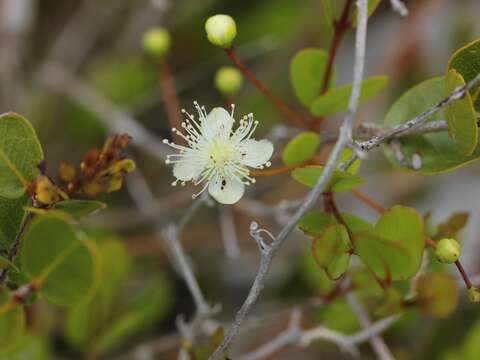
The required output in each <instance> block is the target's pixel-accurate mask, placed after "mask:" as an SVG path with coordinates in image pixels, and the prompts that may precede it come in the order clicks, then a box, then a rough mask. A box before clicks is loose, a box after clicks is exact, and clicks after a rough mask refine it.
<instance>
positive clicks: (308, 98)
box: [290, 48, 335, 106]
mask: <svg viewBox="0 0 480 360" xmlns="http://www.w3.org/2000/svg"><path fill="white" fill-rule="evenodd" d="M327 62H328V53H327V52H326V51H325V50H322V49H315V48H308V49H304V50H301V51H299V52H298V53H297V54H296V55H295V56H294V57H293V59H292V61H291V62H290V81H291V83H292V87H293V90H294V92H295V95H296V96H297V98H298V100H299V101H300V102H301V103H302V104H303V105H305V106H310V104H311V103H312V101H313V100H315V99H316V98H317V96H318V95H320V92H321V90H322V86H323V81H324V75H325V69H326V67H327ZM334 84H335V70H333V74H332V76H331V78H330V81H329V87H330V86H333V85H334Z"/></svg>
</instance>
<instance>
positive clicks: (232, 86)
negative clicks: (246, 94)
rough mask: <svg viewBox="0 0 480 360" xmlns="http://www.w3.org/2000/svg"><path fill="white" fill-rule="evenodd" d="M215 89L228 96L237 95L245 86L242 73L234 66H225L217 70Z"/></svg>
mask: <svg viewBox="0 0 480 360" xmlns="http://www.w3.org/2000/svg"><path fill="white" fill-rule="evenodd" d="M214 83H215V87H216V88H217V90H218V91H220V92H221V93H222V94H224V95H227V96H232V95H235V94H236V93H237V92H238V91H239V90H240V89H241V88H242V85H243V77H242V74H241V73H240V71H238V70H237V68H234V67H233V66H224V67H221V68H220V69H218V70H217V72H216V73H215V79H214Z"/></svg>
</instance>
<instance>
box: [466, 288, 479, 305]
mask: <svg viewBox="0 0 480 360" xmlns="http://www.w3.org/2000/svg"><path fill="white" fill-rule="evenodd" d="M468 298H469V299H470V301H471V302H473V303H479V302H480V290H478V288H476V287H475V286H472V287H471V288H470V289H468Z"/></svg>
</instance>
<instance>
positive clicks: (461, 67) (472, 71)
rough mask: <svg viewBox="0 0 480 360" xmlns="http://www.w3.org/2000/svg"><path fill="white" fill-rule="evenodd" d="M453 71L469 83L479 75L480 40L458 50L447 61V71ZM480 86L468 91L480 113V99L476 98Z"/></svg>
mask: <svg viewBox="0 0 480 360" xmlns="http://www.w3.org/2000/svg"><path fill="white" fill-rule="evenodd" d="M450 69H455V70H456V71H458V72H459V73H460V74H461V75H462V77H463V79H464V80H465V82H469V81H470V80H472V79H473V78H474V77H475V76H477V75H478V74H479V73H480V39H476V40H474V41H472V42H471V43H469V44H467V45H465V46H463V47H462V48H460V49H458V50H457V51H456V52H455V53H454V54H453V55H452V56H451V57H450V60H449V61H448V66H447V71H448V70H450ZM479 91H480V85H477V86H476V87H474V88H473V89H471V90H470V95H471V96H472V98H473V99H474V101H475V109H476V110H477V111H480V98H479V97H478V94H479Z"/></svg>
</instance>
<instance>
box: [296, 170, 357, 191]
mask: <svg viewBox="0 0 480 360" xmlns="http://www.w3.org/2000/svg"><path fill="white" fill-rule="evenodd" d="M322 172H323V166H319V165H315V166H307V167H304V168H299V169H295V170H293V171H292V177H293V178H294V179H295V180H296V181H298V182H299V183H300V184H303V185H307V186H309V187H314V186H315V184H316V183H317V181H318V179H319V178H320V176H321V175H322ZM363 182H364V181H363V179H362V178H361V177H359V176H357V175H354V174H351V173H348V172H345V171H340V170H336V171H334V172H333V175H332V177H331V179H330V182H329V184H328V186H327V187H326V189H325V190H327V189H329V190H331V191H333V192H342V191H349V190H351V189H353V188H354V187H357V186H359V185H362V184H363Z"/></svg>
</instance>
